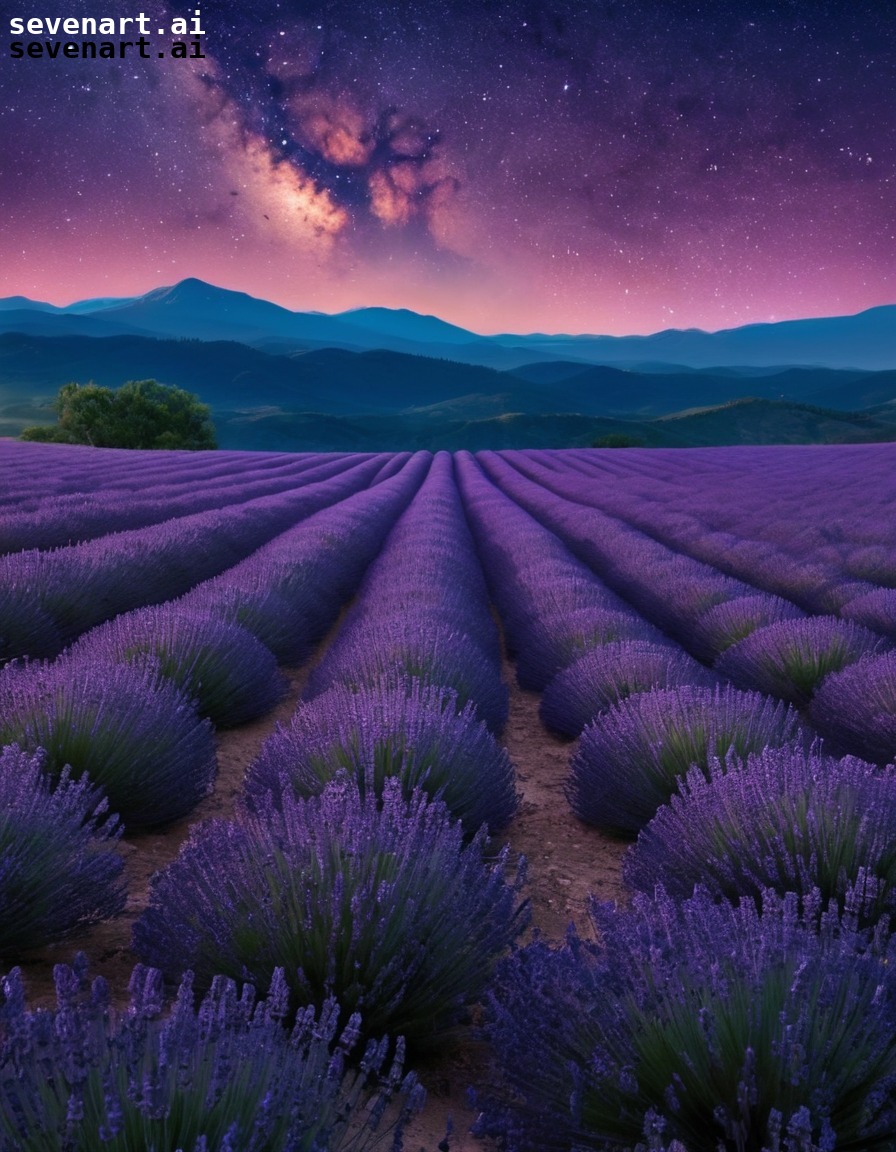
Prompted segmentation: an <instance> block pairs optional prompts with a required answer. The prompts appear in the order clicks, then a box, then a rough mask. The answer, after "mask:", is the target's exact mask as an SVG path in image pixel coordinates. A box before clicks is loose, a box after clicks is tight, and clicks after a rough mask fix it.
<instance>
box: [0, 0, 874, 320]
mask: <svg viewBox="0 0 896 1152" xmlns="http://www.w3.org/2000/svg"><path fill="white" fill-rule="evenodd" d="M13 3H14V4H15V5H19V3H20V0H13ZM200 3H201V23H202V27H203V29H204V31H205V34H204V35H203V36H202V37H201V45H202V50H203V51H204V53H205V59H202V60H182V59H172V58H171V57H170V42H171V39H172V37H171V36H170V35H166V36H165V37H160V36H157V35H156V33H157V32H158V30H159V29H160V28H161V27H163V26H165V27H166V29H167V28H169V27H170V23H171V21H172V20H173V19H174V18H176V17H183V16H192V14H193V12H194V9H193V8H192V7H189V8H187V7H169V6H167V5H164V4H160V3H158V0H102V4H100V3H99V0H66V3H65V4H64V5H62V6H61V7H59V8H58V10H57V7H56V6H52V5H46V4H45V5H41V6H37V5H34V6H28V2H26V6H25V7H15V8H13V7H12V6H8V11H9V14H10V15H18V16H21V17H23V18H26V19H27V18H28V17H32V16H38V15H43V14H44V12H51V11H52V14H53V15H63V16H77V17H81V16H95V17H100V16H135V15H137V14H138V13H139V12H141V11H142V12H145V13H147V15H148V16H149V17H150V20H151V25H152V32H153V36H152V37H151V39H150V47H151V52H150V55H151V58H150V59H146V60H141V59H139V58H138V57H137V56H136V55H131V56H129V57H127V58H125V59H123V60H80V59H64V58H62V59H56V60H50V59H46V58H43V59H34V58H25V59H12V58H11V56H10V48H9V45H10V42H11V41H13V40H24V41H25V42H27V41H28V40H33V39H34V40H39V41H46V40H50V41H52V40H53V39H63V40H65V39H75V40H76V41H79V40H80V39H81V37H80V36H76V37H68V36H65V35H64V34H59V33H57V34H56V36H55V37H54V36H52V35H48V34H42V35H38V36H31V35H29V34H27V33H26V34H25V35H24V36H21V35H20V36H15V35H12V34H11V33H10V30H9V17H8V16H4V18H3V29H4V37H3V43H2V51H3V59H2V62H0V139H2V141H3V153H2V157H0V211H2V218H3V226H2V228H0V296H5V295H13V294H23V295H27V296H30V297H32V298H36V299H42V300H48V301H50V302H52V303H56V304H66V303H70V302H71V301H73V300H75V299H80V298H84V297H95V296H118V295H133V294H137V293H141V292H145V291H148V290H149V289H151V288H155V287H159V286H161V285H166V284H172V283H175V282H176V281H177V280H180V279H182V278H184V277H187V276H198V277H200V278H202V279H205V280H208V281H211V282H212V283H215V284H219V285H222V286H224V287H227V288H233V289H239V290H242V291H246V292H250V293H251V294H253V295H256V296H262V297H264V298H266V299H269V300H274V301H276V302H277V303H280V304H283V305H286V306H287V307H290V308H300V309H316V310H319V311H325V312H335V311H340V310H342V309H346V308H351V307H358V306H364V305H386V306H389V307H407V308H413V309H415V310H416V311H419V312H431V313H435V314H437V315H439V316H441V317H443V318H444V319H446V320H450V321H452V322H454V323H458V324H462V325H464V326H466V327H469V328H472V329H474V330H476V331H480V332H500V331H515V332H528V331H542V332H597V333H611V334H623V333H633V332H652V331H657V330H659V329H663V328H669V327H702V328H708V329H718V328H724V327H732V326H735V325H738V324H744V323H750V322H754V321H766V320H775V319H777V320H781V319H789V318H795V317H803V316H819V315H836V314H844V313H851V312H856V311H859V310H861V309H863V308H867V307H871V306H873V305H877V304H885V303H893V302H896V10H894V9H893V8H892V6H891V3H890V0H844V2H834V0H766V2H756V3H734V2H729V0H715V2H713V0H645V2H639V3H632V2H628V0H558V2H556V3H553V2H546V3H538V2H530V0H456V2H453V3H452V2H451V0H417V2H413V3H412V2H406V0H381V2H377V0H327V2H322V0H252V3H251V4H250V3H248V2H243V3H237V2H236V0H215V2H212V0H200ZM94 38H95V39H102V38H103V37H99V36H98V37H94ZM127 38H129V37H127ZM111 39H114V40H116V42H117V40H118V39H119V37H111ZM157 49H161V50H164V51H165V53H166V54H165V56H164V57H162V58H160V57H159V56H158V51H157Z"/></svg>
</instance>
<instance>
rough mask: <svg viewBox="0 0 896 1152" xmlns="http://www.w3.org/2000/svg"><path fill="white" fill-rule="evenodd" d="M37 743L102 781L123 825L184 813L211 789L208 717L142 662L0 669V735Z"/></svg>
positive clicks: (54, 758) (49, 757)
mask: <svg viewBox="0 0 896 1152" xmlns="http://www.w3.org/2000/svg"><path fill="white" fill-rule="evenodd" d="M11 743H18V744H19V745H21V747H22V748H24V749H27V750H28V751H32V752H33V751H35V750H36V749H38V748H42V749H44V750H45V752H46V770H47V771H48V772H51V773H53V774H54V775H58V774H59V773H60V772H61V771H62V769H63V767H64V766H65V765H70V766H71V769H72V772H73V774H78V775H80V774H82V773H84V772H86V773H87V775H88V776H89V777H90V780H91V783H92V784H94V785H96V786H97V787H99V788H100V789H102V791H103V793H104V794H105V795H106V796H107V797H108V799H109V807H110V809H111V810H112V811H113V812H117V813H118V814H119V815H120V816H121V818H122V820H123V821H124V822H125V824H126V825H127V826H128V827H129V828H130V827H136V826H138V825H148V824H164V823H167V822H168V821H170V820H175V819H177V818H178V817H179V816H185V815H186V814H187V813H188V812H189V811H190V810H191V809H192V808H194V807H195V806H196V804H198V802H199V801H200V800H201V799H202V797H203V796H205V795H206V794H207V793H208V792H209V791H210V789H211V786H212V781H213V779H214V775H215V770H216V762H215V750H214V744H213V740H212V727H211V725H210V724H209V722H208V721H207V720H200V719H199V717H198V716H197V715H196V710H195V708H194V707H193V705H192V703H191V702H190V701H189V700H188V699H187V697H186V696H184V695H183V693H182V692H181V691H180V689H178V688H177V687H176V686H175V685H174V684H172V683H171V682H170V681H169V680H166V679H165V678H164V677H163V676H161V675H160V673H159V671H158V669H157V668H156V667H154V666H153V665H152V664H150V663H141V664H123V665H120V666H118V667H116V668H115V670H114V675H111V674H110V668H109V665H108V664H107V663H106V662H105V661H103V660H94V659H92V658H89V657H86V658H85V659H83V660H77V661H74V660H68V659H65V658H62V659H60V660H56V661H55V662H54V663H53V664H32V665H28V666H25V667H19V666H18V665H12V664H11V665H7V667H6V668H4V669H3V670H2V671H0V745H3V744H11Z"/></svg>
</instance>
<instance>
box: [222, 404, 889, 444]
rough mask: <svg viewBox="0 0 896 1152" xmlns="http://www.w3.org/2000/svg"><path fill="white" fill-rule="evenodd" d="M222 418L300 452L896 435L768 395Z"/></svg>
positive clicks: (234, 428) (860, 416)
mask: <svg viewBox="0 0 896 1152" xmlns="http://www.w3.org/2000/svg"><path fill="white" fill-rule="evenodd" d="M216 424H217V428H218V439H219V442H220V444H221V447H222V448H247V447H251V448H255V449H259V450H261V449H264V450H266V451H293V452H299V451H319V452H337V451H354V452H362V451H364V452H386V451H399V450H402V449H407V450H412V449H418V448H427V449H429V450H430V451H433V452H435V451H437V450H439V449H441V448H444V449H446V450H448V451H457V450H458V449H461V448H466V449H468V450H469V451H479V450H481V449H485V448H492V449H500V448H585V447H589V446H590V445H592V444H593V443H594V442H595V441H596V440H600V439H601V438H604V437H607V436H614V435H620V434H621V435H623V436H625V437H627V438H628V439H629V440H630V441H634V442H637V443H638V444H640V445H643V446H645V447H651V448H659V447H662V448H694V447H711V446H721V445H731V444H852V443H865V442H872V441H875V442H876V441H880V440H894V439H896V412H894V414H893V417H892V419H891V420H887V419H886V418H880V417H876V416H873V415H871V414H865V413H843V412H833V411H829V410H825V409H822V408H814V407H812V406H810V405H804V404H790V403H786V402H782V401H775V400H761V399H745V400H740V401H736V402H734V403H731V404H725V405H722V406H720V407H717V408H712V409H706V410H703V411H699V412H689V413H681V414H676V415H673V416H665V417H661V418H660V419H657V420H614V419H611V418H609V417H599V416H582V415H579V414H577V413H544V414H533V413H505V414H503V415H500V416H476V417H471V418H470V419H459V418H457V417H456V416H453V415H452V414H451V413H450V411H446V412H443V413H441V414H439V415H436V414H434V413H432V412H414V413H396V414H392V415H380V416H367V417H364V418H363V419H359V418H357V417H351V416H330V415H323V414H320V413H313V412H302V413H292V414H289V413H275V412H265V413H255V414H252V413H220V414H219V418H218V420H217V421H216Z"/></svg>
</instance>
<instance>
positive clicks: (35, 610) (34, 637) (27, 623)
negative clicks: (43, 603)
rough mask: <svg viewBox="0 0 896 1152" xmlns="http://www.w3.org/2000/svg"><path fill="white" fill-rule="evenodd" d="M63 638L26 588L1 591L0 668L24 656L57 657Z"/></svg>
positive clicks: (8, 588) (50, 618)
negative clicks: (28, 653)
mask: <svg viewBox="0 0 896 1152" xmlns="http://www.w3.org/2000/svg"><path fill="white" fill-rule="evenodd" d="M61 647H62V634H61V633H60V631H59V629H58V627H57V626H56V623H55V621H54V620H53V618H52V616H50V614H49V613H48V612H45V611H44V610H43V609H42V608H41V607H40V606H39V605H38V604H36V603H35V602H34V597H33V596H32V595H31V593H30V591H29V590H28V589H27V588H11V587H7V588H3V587H0V665H3V664H5V663H6V661H7V660H13V659H15V658H16V657H17V656H19V655H21V653H23V652H30V653H31V654H32V655H33V656H35V657H38V658H39V657H43V656H55V654H56V653H57V652H58V651H59V649H60V648H61Z"/></svg>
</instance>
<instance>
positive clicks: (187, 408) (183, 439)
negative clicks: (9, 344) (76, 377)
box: [21, 380, 218, 449]
mask: <svg viewBox="0 0 896 1152" xmlns="http://www.w3.org/2000/svg"><path fill="white" fill-rule="evenodd" d="M53 406H54V408H55V409H56V412H57V414H58V416H59V423H58V424H55V425H53V426H50V427H48V426H35V427H32V428H26V429H25V430H24V431H23V432H22V437H21V438H22V439H23V440H43V441H53V442H54V443H63V444H90V445H92V446H93V447H94V448H191V449H197V448H217V446H218V445H217V442H216V440H215V430H214V426H213V425H212V420H211V409H210V408H209V406H208V405H207V404H203V403H201V402H200V400H199V398H198V397H197V396H194V395H193V393H192V392H186V391H184V389H183V388H172V387H170V386H169V385H167V384H159V383H157V381H155V380H129V381H128V382H127V383H126V384H123V385H122V386H121V388H118V389H115V390H113V389H112V388H103V387H101V386H100V385H99V384H94V383H93V382H91V383H89V384H65V385H64V386H63V387H62V388H60V389H59V395H58V396H57V397H56V400H55V401H54V404H53Z"/></svg>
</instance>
